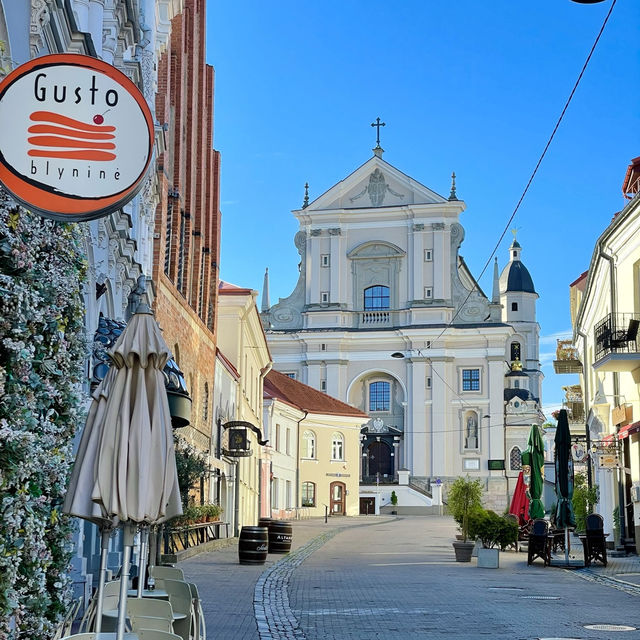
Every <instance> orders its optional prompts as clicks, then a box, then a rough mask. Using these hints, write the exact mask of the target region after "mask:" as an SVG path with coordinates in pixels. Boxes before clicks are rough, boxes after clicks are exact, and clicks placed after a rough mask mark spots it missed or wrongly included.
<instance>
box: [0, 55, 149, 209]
mask: <svg viewBox="0 0 640 640" xmlns="http://www.w3.org/2000/svg"><path fill="white" fill-rule="evenodd" d="M153 136H154V127H153V118H152V116H151V111H150V110H149V107H148V105H147V102H146V100H145V99H144V97H143V95H142V94H141V93H140V91H139V90H138V88H137V87H136V86H135V85H134V84H133V82H131V80H129V78H127V76H125V75H124V74H123V73H122V72H120V71H118V70H117V69H116V68H115V67H113V66H111V65H110V64H107V63H106V62H102V61H101V60H96V59H95V58H90V57H88V56H82V55H77V54H57V55H49V56H43V57H41V58H36V59H34V60H30V61H29V62H27V63H25V64H23V65H21V66H20V67H18V68H17V69H15V70H14V71H13V72H12V73H10V74H9V75H8V76H7V77H6V78H5V79H4V80H3V81H2V83H0V182H2V184H3V185H4V186H5V188H6V189H7V190H8V191H9V192H10V193H11V194H12V195H13V196H14V198H16V199H17V200H18V201H19V202H21V203H22V204H23V205H24V206H25V207H27V208H28V209H32V210H34V211H37V212H38V213H40V214H41V215H43V216H46V217H48V218H54V219H55V220H65V221H76V222H77V221H83V220H92V219H94V218H99V217H102V216H105V215H107V214H109V213H111V212H113V211H115V210H117V209H119V208H120V207H122V206H124V205H125V204H126V203H127V202H129V201H130V200H131V199H132V198H133V197H134V196H135V195H136V193H137V192H138V191H139V190H140V188H141V187H142V183H143V180H144V178H145V175H146V173H147V169H148V168H149V163H150V162H151V157H152V154H153Z"/></svg>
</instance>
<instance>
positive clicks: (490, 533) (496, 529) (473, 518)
mask: <svg viewBox="0 0 640 640" xmlns="http://www.w3.org/2000/svg"><path fill="white" fill-rule="evenodd" d="M469 537H470V538H471V539H472V540H476V539H478V538H480V541H481V542H482V546H483V547H484V548H485V549H494V548H498V549H506V548H507V547H508V546H509V545H511V544H514V543H515V542H516V540H517V539H518V525H517V523H515V522H513V521H511V520H507V519H506V518H503V517H502V516H499V515H498V514H497V513H495V511H490V510H486V509H475V510H474V511H472V512H471V513H470V514H469Z"/></svg>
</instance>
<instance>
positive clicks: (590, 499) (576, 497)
mask: <svg viewBox="0 0 640 640" xmlns="http://www.w3.org/2000/svg"><path fill="white" fill-rule="evenodd" d="M598 499H599V490H598V485H597V484H596V485H593V486H592V487H591V489H589V487H588V486H587V478H586V476H585V474H584V473H576V474H575V477H574V479H573V513H574V515H575V516H576V530H577V531H584V530H585V529H586V528H587V516H588V515H589V514H590V513H593V509H594V507H595V505H596V503H597V502H598Z"/></svg>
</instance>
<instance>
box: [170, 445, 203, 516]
mask: <svg viewBox="0 0 640 640" xmlns="http://www.w3.org/2000/svg"><path fill="white" fill-rule="evenodd" d="M173 439H174V442H175V449H176V468H177V470H178V486H179V487H180V497H181V498H182V506H183V508H186V507H188V506H189V504H190V503H191V502H192V501H193V498H192V497H191V495H190V490H191V488H192V487H193V486H194V485H195V483H196V482H197V481H198V480H199V479H200V478H201V477H202V476H204V474H205V472H206V470H207V461H206V460H205V458H204V456H202V455H201V454H199V453H198V452H197V451H196V449H195V448H194V447H192V446H191V445H190V444H189V443H188V442H187V441H186V440H185V439H184V438H181V437H180V436H179V435H178V434H176V433H174V436H173Z"/></svg>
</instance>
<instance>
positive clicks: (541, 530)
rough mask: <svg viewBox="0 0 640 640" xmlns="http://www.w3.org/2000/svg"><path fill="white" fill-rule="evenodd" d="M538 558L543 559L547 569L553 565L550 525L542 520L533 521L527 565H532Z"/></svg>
mask: <svg viewBox="0 0 640 640" xmlns="http://www.w3.org/2000/svg"><path fill="white" fill-rule="evenodd" d="M536 558H542V561H543V562H544V566H545V567H547V566H549V565H550V564H551V539H550V537H549V523H548V522H547V521H546V520H544V519H542V518H538V519H537V520H534V521H533V525H532V526H531V531H530V532H529V548H528V552H527V564H531V563H532V562H533V561H534V560H535V559H536Z"/></svg>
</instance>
